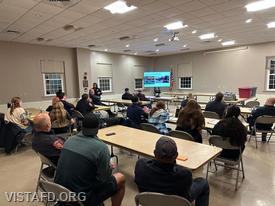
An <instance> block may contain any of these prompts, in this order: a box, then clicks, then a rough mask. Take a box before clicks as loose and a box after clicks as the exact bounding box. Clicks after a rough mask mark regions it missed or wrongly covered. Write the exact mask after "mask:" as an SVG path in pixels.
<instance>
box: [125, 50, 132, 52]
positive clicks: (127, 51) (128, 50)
mask: <svg viewBox="0 0 275 206" xmlns="http://www.w3.org/2000/svg"><path fill="white" fill-rule="evenodd" d="M130 51H132V50H130V49H124V50H123V52H130Z"/></svg>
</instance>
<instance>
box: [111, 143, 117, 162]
mask: <svg viewBox="0 0 275 206" xmlns="http://www.w3.org/2000/svg"><path fill="white" fill-rule="evenodd" d="M112 157H115V158H116V163H117V165H118V156H117V155H115V154H114V148H113V146H111V158H112Z"/></svg>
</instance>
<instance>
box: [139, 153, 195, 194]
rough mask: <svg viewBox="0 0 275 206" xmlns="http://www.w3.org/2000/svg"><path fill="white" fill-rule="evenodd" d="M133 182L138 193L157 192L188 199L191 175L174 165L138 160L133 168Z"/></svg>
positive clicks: (191, 180)
mask: <svg viewBox="0 0 275 206" xmlns="http://www.w3.org/2000/svg"><path fill="white" fill-rule="evenodd" d="M135 182H136V184H137V186H138V190H139V192H158V193H164V194H168V195H178V196H181V197H184V198H187V199H190V194H189V192H190V187H191V185H192V182H193V179H192V173H191V172H190V171H189V170H187V169H185V168H183V167H182V166H179V165H176V164H163V163H160V162H158V161H157V160H155V159H153V160H147V159H144V158H142V159H139V160H138V161H137V163H136V167H135Z"/></svg>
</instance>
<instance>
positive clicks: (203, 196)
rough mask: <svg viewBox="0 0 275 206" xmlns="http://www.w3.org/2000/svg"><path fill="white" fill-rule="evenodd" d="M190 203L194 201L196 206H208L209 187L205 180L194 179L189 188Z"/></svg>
mask: <svg viewBox="0 0 275 206" xmlns="http://www.w3.org/2000/svg"><path fill="white" fill-rule="evenodd" d="M190 195H191V201H193V200H195V205H196V206H208V205H209V185H208V182H207V180H206V179H204V178H201V177H199V178H196V179H194V180H193V184H192V185H191V188H190Z"/></svg>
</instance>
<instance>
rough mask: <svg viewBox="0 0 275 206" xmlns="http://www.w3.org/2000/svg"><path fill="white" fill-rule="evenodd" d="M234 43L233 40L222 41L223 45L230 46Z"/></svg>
mask: <svg viewBox="0 0 275 206" xmlns="http://www.w3.org/2000/svg"><path fill="white" fill-rule="evenodd" d="M234 44H235V41H234V40H231V41H225V42H223V43H222V45H223V46H231V45H234Z"/></svg>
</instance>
